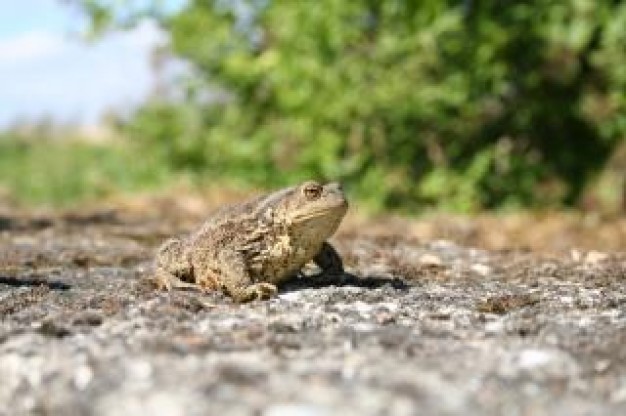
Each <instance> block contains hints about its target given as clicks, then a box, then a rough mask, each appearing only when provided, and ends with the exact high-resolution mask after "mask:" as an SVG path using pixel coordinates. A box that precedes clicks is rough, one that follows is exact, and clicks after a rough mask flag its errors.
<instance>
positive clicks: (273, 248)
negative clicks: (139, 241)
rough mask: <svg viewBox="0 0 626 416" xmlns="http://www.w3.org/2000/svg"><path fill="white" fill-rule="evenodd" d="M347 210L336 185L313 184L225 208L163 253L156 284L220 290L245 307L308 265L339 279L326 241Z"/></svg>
mask: <svg viewBox="0 0 626 416" xmlns="http://www.w3.org/2000/svg"><path fill="white" fill-rule="evenodd" d="M347 209H348V202H347V200H346V198H345V195H344V193H343V191H342V189H341V186H340V185H339V184H337V183H329V184H326V185H321V184H319V183H317V182H314V181H307V182H305V183H303V184H301V185H299V186H294V187H291V188H286V189H283V190H280V191H277V192H274V193H271V194H269V195H266V196H262V197H259V198H256V199H253V200H250V201H247V202H244V203H241V204H238V205H234V206H228V207H225V208H222V209H221V210H219V211H217V212H216V213H215V214H214V215H212V216H211V217H209V218H208V219H207V220H206V222H205V223H204V224H203V225H202V227H201V228H200V229H199V230H198V231H197V232H195V233H192V234H190V235H188V236H186V237H184V238H182V239H170V240H167V241H166V242H165V243H164V244H163V245H162V246H161V247H160V248H159V251H158V253H157V258H156V276H155V277H156V280H157V282H158V283H159V285H160V286H162V287H165V288H167V289H171V288H173V287H193V288H198V289H202V290H218V289H219V290H223V291H224V292H225V293H227V294H229V295H230V296H231V297H232V298H233V299H234V300H236V301H238V302H245V301H249V300H253V299H266V298H268V297H271V296H272V295H273V294H275V293H276V284H278V283H280V282H282V281H284V280H286V279H288V278H290V277H292V276H294V275H295V274H296V273H297V272H298V271H300V269H301V268H302V267H303V266H304V265H305V264H306V263H307V262H309V261H314V262H315V263H316V264H317V265H318V266H319V267H320V268H321V269H322V273H333V274H341V273H343V266H342V263H341V259H340V257H339V255H338V254H337V252H336V251H335V250H334V249H333V247H332V246H331V245H330V244H329V243H327V242H326V240H327V239H328V238H329V237H330V236H332V235H333V234H334V232H335V231H336V229H337V227H338V226H339V224H340V222H341V220H342V218H343V217H344V215H345V213H346V211H347Z"/></svg>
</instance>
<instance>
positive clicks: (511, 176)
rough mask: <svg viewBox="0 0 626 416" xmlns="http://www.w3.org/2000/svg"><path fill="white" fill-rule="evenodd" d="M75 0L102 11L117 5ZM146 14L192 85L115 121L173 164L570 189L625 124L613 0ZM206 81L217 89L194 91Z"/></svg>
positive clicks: (388, 198)
mask: <svg viewBox="0 0 626 416" xmlns="http://www.w3.org/2000/svg"><path fill="white" fill-rule="evenodd" d="M87 3H89V5H90V6H91V9H92V10H97V11H98V13H100V14H99V15H98V16H99V17H98V19H99V20H98V19H96V20H97V22H99V26H102V22H105V21H109V22H111V21H112V22H115V21H119V20H120V19H119V16H122V15H123V16H125V19H126V23H127V22H128V21H129V18H128V13H126V14H124V13H123V12H124V10H125V9H123V8H122V9H121V10H116V9H111V8H109V7H106V5H105V6H103V4H104V2H102V3H99V2H98V1H93V0H91V1H88V2H87ZM148 3H150V2H148ZM156 3H157V2H154V4H151V5H150V6H151V7H152V6H154V5H155V4H156ZM96 6H99V7H96ZM100 6H101V7H100ZM155 10H157V11H158V8H154V7H152V8H149V9H145V10H143V9H135V10H134V12H135V14H136V16H143V15H144V14H145V13H144V12H154V11H155ZM126 11H127V10H126ZM156 14H157V15H158V17H159V19H160V21H161V24H162V25H163V27H164V28H165V30H167V31H168V32H169V33H170V35H171V38H172V42H171V53H172V54H173V55H174V56H176V57H177V58H179V59H182V60H184V61H186V62H188V63H189V64H190V65H191V67H192V69H193V71H192V77H193V81H194V82H193V83H189V84H188V85H193V87H188V88H187V89H186V93H187V96H188V97H189V99H186V100H182V102H171V103H148V104H147V105H146V106H145V107H143V108H141V109H140V110H139V111H138V112H137V113H136V114H135V116H134V117H133V118H132V119H131V120H130V122H129V123H128V125H127V126H126V128H127V131H128V132H129V133H130V134H131V135H132V136H133V137H135V138H137V140H138V143H139V144H140V145H142V144H143V145H144V146H145V148H146V149H147V148H149V149H153V150H155V151H158V152H161V153H162V154H163V155H164V156H165V159H166V160H168V163H169V165H170V166H171V168H172V169H174V170H193V171H196V172H210V173H211V175H223V176H227V177H238V178H242V179H244V180H246V181H250V182H252V183H253V184H257V185H264V186H278V185H282V184H285V183H288V182H292V181H295V180H299V179H301V178H304V177H322V178H336V179H340V180H343V181H344V182H346V183H348V184H349V185H351V186H352V188H353V190H354V192H356V193H357V194H358V195H359V196H361V197H362V198H364V199H366V200H368V201H370V202H371V203H372V204H373V205H374V206H378V207H392V208H403V209H408V210H411V209H413V208H415V207H423V206H445V207H448V208H452V209H459V210H474V209H478V208H491V207H502V206H550V205H561V204H568V205H571V204H574V203H576V201H577V200H578V198H579V196H580V195H581V192H582V190H583V187H584V186H585V184H586V183H588V181H589V179H590V178H592V177H593V176H594V174H595V173H596V172H597V171H598V169H599V168H600V167H601V166H602V165H603V163H604V162H605V160H606V158H607V157H608V155H609V154H610V152H611V150H612V149H613V148H614V147H615V145H616V144H617V143H618V141H620V140H621V139H622V138H623V137H624V136H625V135H626V46H625V45H626V31H624V30H623V29H624V28H625V27H626V3H624V2H622V1H608V0H599V1H586V0H565V1H556V0H530V1H507V2H502V1H499V2H496V1H493V2H489V1H485V2H477V1H441V2H421V1H411V0H386V1H378V0H350V1H345V0H317V1H279V0H274V1H271V0H248V1H246V0H238V1H231V2H228V1H223V0H193V1H190V2H189V4H188V5H187V6H185V7H184V8H183V9H182V10H180V11H178V12H176V13H174V14H170V15H163V14H159V13H156ZM93 15H94V16H95V15H96V14H95V13H94V14H93ZM96 20H94V21H96ZM130 20H131V21H132V19H130ZM210 91H225V92H226V93H225V94H224V97H223V98H224V99H221V100H214V101H211V100H198V99H195V98H194V97H198V96H203V94H204V95H206V94H207V92H210Z"/></svg>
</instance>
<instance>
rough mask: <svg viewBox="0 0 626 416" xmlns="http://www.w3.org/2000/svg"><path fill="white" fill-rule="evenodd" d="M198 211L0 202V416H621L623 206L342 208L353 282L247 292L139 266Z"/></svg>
mask: <svg viewBox="0 0 626 416" xmlns="http://www.w3.org/2000/svg"><path fill="white" fill-rule="evenodd" d="M194 220H195V218H187V219H186V220H185V221H182V220H180V218H177V219H169V220H168V218H167V215H164V214H163V213H159V214H157V215H152V216H150V215H146V216H142V215H137V214H136V213H135V214H132V215H131V214H128V215H124V214H123V213H122V212H119V211H104V212H92V213H80V214H76V213H74V214H68V213H52V214H47V215H39V216H32V215H31V216H28V215H17V214H16V213H15V212H7V213H5V214H4V215H2V216H0V415H21V414H58V415H61V414H62V415H82V414H85V415H91V414H93V415H120V414H150V415H196V414H197V415H207V414H242V415H247V414H254V415H266V416H270V415H271V416H283V415H302V416H305V415H306V416H315V415H334V414H346V415H350V414H358V415H411V414H418V413H419V414H429V415H436V414H463V415H465V414H481V415H484V414H506V415H543V414H551V415H553V414H557V415H568V416H569V415H595V414H597V415H609V414H615V415H617V414H626V347H625V345H626V252H625V250H626V240H624V239H623V238H624V237H625V236H626V226H625V222H624V220H623V219H617V220H615V221H613V222H609V223H606V222H603V221H602V220H598V221H600V222H599V223H598V224H596V225H592V226H590V227H586V231H585V233H583V234H584V239H579V240H575V239H572V238H573V237H572V236H573V235H578V234H576V233H575V232H573V231H572V229H571V227H569V226H565V227H561V229H559V228H558V227H557V228H554V227H553V228H552V229H551V230H552V231H553V232H552V234H550V235H551V237H550V238H552V239H549V238H548V237H546V234H545V233H543V231H545V228H546V225H545V222H543V223H538V222H534V221H532V220H528V221H526V223H523V222H522V223H521V224H522V225H521V226H520V227H518V228H516V229H519V230H526V232H527V230H528V229H529V228H530V229H532V227H536V233H535V235H540V236H542V238H543V239H542V240H541V241H540V242H539V243H538V245H537V244H533V243H532V242H528V241H519V240H512V238H514V237H512V236H513V234H511V233H508V234H507V230H509V228H510V227H509V228H507V227H508V226H507V224H508V223H507V221H508V220H506V219H503V218H493V219H490V220H488V221H487V222H485V220H484V219H482V220H479V219H476V220H472V219H468V220H466V221H465V222H463V224H464V225H463V226H455V225H454V224H457V225H458V222H455V221H456V220H455V219H452V218H450V219H446V217H438V218H437V219H436V220H428V219H424V220H413V221H409V220H400V219H393V220H389V221H388V222H385V221H383V220H373V219H370V220H361V221H350V220H349V221H348V224H347V225H346V226H345V227H344V228H342V231H341V232H340V233H339V235H338V236H337V237H336V238H335V240H334V243H335V245H336V247H337V248H338V250H339V251H340V253H341V254H342V256H343V258H344V261H345V263H346V266H347V272H348V273H346V275H345V276H343V277H342V278H341V279H335V280H334V281H333V280H329V279H328V278H326V277H324V276H315V275H311V276H310V277H309V278H305V279H299V280H294V281H292V282H289V283H287V284H285V285H284V287H282V288H281V291H280V295H279V296H278V297H277V298H275V299H272V300H270V301H257V302H252V303H249V304H244V305H237V304H234V303H232V302H231V301H230V300H229V299H228V298H226V297H224V296H222V295H221V294H217V293H213V294H204V295H203V294H200V293H195V292H190V291H173V292H169V293H168V292H159V291H156V290H155V289H154V287H153V286H152V284H151V283H150V282H149V281H148V280H147V279H146V277H147V276H148V275H149V273H150V259H151V256H152V252H153V249H154V247H155V246H156V245H157V244H158V243H159V242H160V241H161V240H162V239H164V238H165V237H166V236H169V235H172V234H176V233H178V232H181V231H183V230H185V229H188V228H189V227H190V226H191V224H193V223H194ZM568 221H569V220H568ZM575 223H576V221H573V222H572V221H569V222H566V224H575ZM381 224H382V225H381ZM477 224H479V225H477ZM480 224H482V225H480ZM484 224H487V226H486V227H485V226H484ZM429 227H430V228H429ZM442 227H443V228H442ZM468 227H469V228H468ZM481 227H482V228H481ZM542 227H543V228H542ZM424 229H428V230H433V229H434V230H437V229H439V230H442V229H443V231H442V232H441V233H440V236H445V237H446V239H441V238H435V237H436V236H437V232H434V233H431V234H429V237H433V238H428V239H424V238H419V236H418V237H416V235H417V234H416V232H414V231H415V230H424ZM468 229H469V231H468ZM381 230H383V231H381ZM607 230H608V231H607ZM468 232H469V234H468ZM607 232H608V233H609V234H610V237H607V236H606V235H600V234H599V233H607ZM527 233H528V232H527ZM531 234H532V233H531ZM493 235H497V238H498V239H497V241H499V242H500V244H499V245H497V246H498V247H497V248H494V244H489V242H490V241H493V238H491V237H489V236H492V237H493ZM515 235H519V234H515ZM607 235H608V234H607ZM468 236H469V237H468ZM559 236H560V238H559ZM488 237H489V238H488ZM490 238H491V239H490ZM507 241H508V242H509V244H507ZM546 241H555V242H557V243H558V244H552V245H550V247H545V246H544V247H541V243H546ZM594 241H595V244H594ZM513 242H514V243H513ZM607 242H610V244H609V243H607ZM544 245H545V244H544ZM537 247H539V248H537ZM577 247H583V248H577ZM593 247H598V249H597V250H602V251H594V250H593ZM311 273H314V271H311Z"/></svg>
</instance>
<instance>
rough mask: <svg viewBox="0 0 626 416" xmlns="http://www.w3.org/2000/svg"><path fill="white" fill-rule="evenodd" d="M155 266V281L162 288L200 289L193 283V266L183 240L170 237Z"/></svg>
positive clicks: (160, 251)
mask: <svg viewBox="0 0 626 416" xmlns="http://www.w3.org/2000/svg"><path fill="white" fill-rule="evenodd" d="M155 266H156V267H155V268H156V270H155V274H154V281H155V283H156V284H157V286H158V287H159V288H160V289H167V290H172V289H181V288H183V289H198V287H197V285H195V284H194V283H193V267H192V265H191V262H190V261H189V258H188V256H187V253H186V250H185V246H184V242H183V241H181V240H179V239H177V238H170V239H169V240H167V241H166V242H165V243H163V244H162V245H161V247H159V250H158V252H157V255H156V265H155Z"/></svg>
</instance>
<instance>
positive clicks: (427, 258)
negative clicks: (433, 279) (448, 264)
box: [418, 254, 442, 266]
mask: <svg viewBox="0 0 626 416" xmlns="http://www.w3.org/2000/svg"><path fill="white" fill-rule="evenodd" d="M418 261H419V262H420V263H421V264H423V265H425V266H441V264H442V261H441V259H440V258H439V257H438V256H435V255H434V254H422V255H421V256H420V258H419V260H418Z"/></svg>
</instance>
